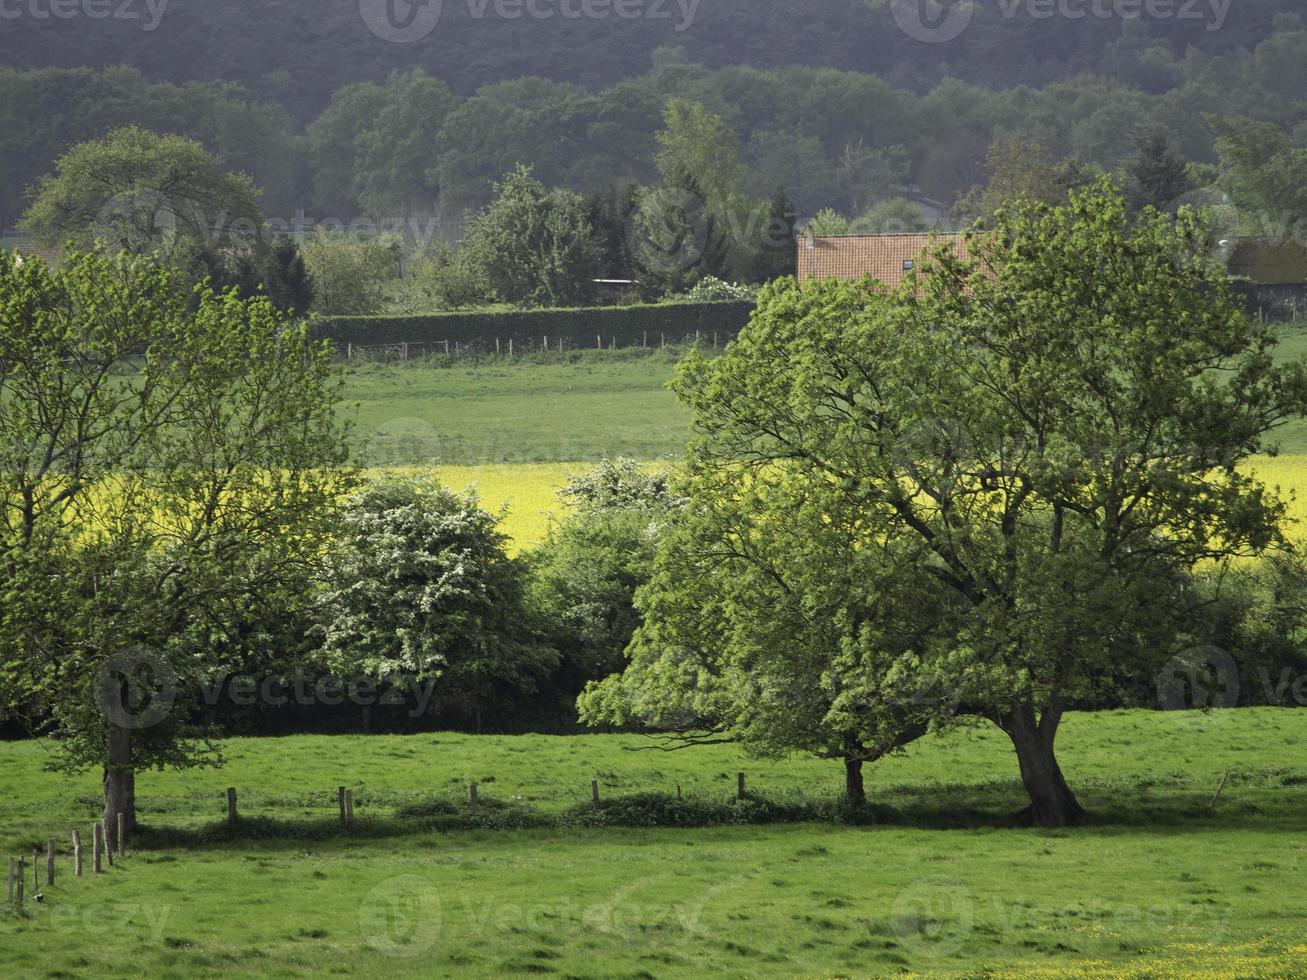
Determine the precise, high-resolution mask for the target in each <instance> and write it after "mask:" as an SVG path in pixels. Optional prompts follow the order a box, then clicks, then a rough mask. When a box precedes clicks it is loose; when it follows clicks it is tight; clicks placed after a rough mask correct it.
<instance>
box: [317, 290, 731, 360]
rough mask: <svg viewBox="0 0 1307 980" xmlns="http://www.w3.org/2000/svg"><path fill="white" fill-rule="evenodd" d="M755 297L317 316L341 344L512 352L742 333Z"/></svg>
mask: <svg viewBox="0 0 1307 980" xmlns="http://www.w3.org/2000/svg"><path fill="white" fill-rule="evenodd" d="M752 310H753V304H752V303H744V302H733V303H656V304H646V305H641V306H612V307H603V306H598V307H584V308H580V309H558V310H523V311H518V310H473V311H468V312H460V313H434V314H428V315H425V316H324V317H319V318H318V319H316V320H315V321H314V325H313V329H314V333H315V336H318V337H321V338H323V339H326V340H330V341H332V342H333V343H335V344H336V346H337V347H341V348H343V347H344V346H345V345H346V344H356V345H367V344H399V343H404V342H405V341H407V342H409V343H416V342H425V343H440V342H442V341H446V340H447V341H449V342H450V344H451V345H452V344H453V343H455V342H458V343H460V344H463V345H466V346H473V347H475V348H477V349H478V350H481V351H493V350H494V349H495V341H496V340H499V341H501V348H504V353H507V350H506V345H507V343H508V340H509V338H510V337H511V338H513V340H514V342H515V344H516V347H517V349H518V350H519V351H520V352H525V351H526V350H529V349H533V348H534V349H537V350H538V349H539V348H540V346H541V345H542V344H543V341H544V338H546V337H548V338H549V344H550V347H551V348H552V347H557V346H558V344H559V342H560V341H562V342H564V343H565V344H566V345H567V346H568V347H572V348H587V347H594V346H596V341H597V340H601V341H602V344H603V346H605V347H607V346H609V345H610V344H612V343H614V342H616V343H617V345H618V346H619V347H638V346H640V345H642V344H644V343H646V342H647V343H648V345H649V346H650V347H654V346H657V345H660V344H661V343H662V341H663V340H664V339H665V340H666V341H667V343H669V344H671V343H683V342H684V341H686V340H694V339H695V337H696V336H699V337H701V338H703V339H706V340H709V341H711V339H712V337H713V336H714V335H716V336H717V337H718V338H719V339H720V341H721V342H722V343H725V341H726V340H727V339H729V338H730V337H733V336H734V335H735V334H736V333H738V332H739V331H740V329H741V327H743V326H744V324H745V323H746V322H747V321H748V319H749V314H750V312H752Z"/></svg>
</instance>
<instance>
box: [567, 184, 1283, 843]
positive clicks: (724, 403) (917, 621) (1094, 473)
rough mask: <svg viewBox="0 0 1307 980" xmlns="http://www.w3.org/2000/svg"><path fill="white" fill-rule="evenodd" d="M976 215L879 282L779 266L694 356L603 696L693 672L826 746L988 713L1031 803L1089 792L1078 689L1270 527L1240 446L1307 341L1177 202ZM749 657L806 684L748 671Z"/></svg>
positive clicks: (1105, 677) (685, 679)
mask: <svg viewBox="0 0 1307 980" xmlns="http://www.w3.org/2000/svg"><path fill="white" fill-rule="evenodd" d="M993 220H994V228H993V231H992V232H990V233H987V234H983V235H977V236H973V237H972V238H971V240H970V258H969V259H968V260H963V259H961V258H959V257H958V256H957V255H955V254H954V253H953V252H952V251H951V250H949V249H948V248H941V249H940V250H939V251H938V252H937V253H936V256H935V258H934V259H933V261H932V262H931V263H929V264H927V265H926V266H925V267H924V268H922V269H921V270H919V271H918V272H917V273H915V274H914V275H912V276H910V277H909V279H908V281H907V282H905V283H904V285H903V286H902V287H901V289H900V290H898V291H896V292H891V293H887V292H884V291H881V290H880V289H879V288H878V287H875V286H873V285H867V284H855V283H846V282H837V281H828V282H824V283H817V284H812V285H810V286H808V287H807V288H800V287H799V286H797V285H796V284H794V283H793V282H792V281H791V282H783V283H781V284H778V285H777V286H774V287H772V288H771V289H770V290H769V291H767V292H765V294H764V297H763V299H762V301H761V303H760V307H759V311H758V312H757V314H756V315H755V316H754V318H753V320H752V322H751V323H750V325H749V327H748V328H747V329H746V330H745V331H744V332H743V334H742V335H741V336H740V338H739V339H738V340H737V341H736V342H735V343H733V344H732V345H731V346H730V347H729V348H728V350H727V352H726V354H725V356H723V357H721V358H718V359H715V360H710V359H706V358H702V357H698V356H692V357H691V358H690V360H689V361H688V362H687V364H686V365H685V366H684V368H683V370H682V373H681V376H680V378H679V380H678V382H677V389H678V392H679V393H680V395H681V396H682V398H683V399H684V400H685V401H686V402H687V404H688V405H689V406H690V408H691V409H692V410H693V411H694V415H695V426H696V436H695V438H694V440H693V442H692V445H691V449H690V454H689V471H690V474H691V485H690V497H691V500H690V504H689V510H688V512H689V514H691V515H694V516H693V517H692V520H693V522H694V530H693V532H691V531H688V530H687V533H686V535H685V536H684V537H682V538H680V539H679V546H678V549H677V552H679V556H678V554H676V553H674V554H672V555H671V556H670V557H669V558H668V559H667V560H668V561H672V562H674V563H675V562H679V564H680V565H681V566H682V569H683V571H682V573H680V574H677V573H675V572H670V573H667V574H663V575H661V576H658V577H656V579H655V583H654V585H653V586H651V587H650V588H649V589H648V590H646V592H645V593H644V594H643V598H642V602H643V605H644V610H645V625H644V628H643V631H642V632H643V639H638V640H637V642H636V644H635V646H634V647H633V652H634V654H635V656H636V659H635V662H634V663H633V665H632V668H631V669H629V670H628V674H632V672H634V676H631V677H627V678H624V679H622V680H619V681H616V682H613V683H614V684H615V685H617V689H616V691H615V692H614V696H613V697H612V698H610V699H609V704H610V705H615V706H616V708H608V709H604V706H603V705H602V704H600V705H598V708H599V709H600V710H598V711H592V712H591V714H590V716H591V717H592V718H593V717H596V716H604V715H608V716H613V712H614V711H625V712H626V717H627V718H628V720H629V719H632V718H634V719H636V720H638V719H641V718H644V719H652V720H654V721H656V720H657V718H658V716H659V711H660V710H663V709H666V710H667V711H668V712H670V713H673V714H674V713H675V710H676V709H677V708H678V707H679V706H680V705H681V704H682V703H684V702H686V700H687V698H688V699H689V703H690V704H691V705H692V706H693V707H694V708H695V709H696V712H697V713H698V715H699V716H700V718H701V719H703V720H707V721H714V720H715V721H716V723H717V725H718V726H721V727H725V728H726V729H728V730H731V731H735V732H741V731H749V732H753V733H754V734H753V737H754V738H755V739H756V740H757V741H758V742H759V743H760V744H762V745H767V744H770V745H772V746H773V747H776V748H785V747H798V748H814V747H815V746H816V745H817V744H818V743H819V742H820V743H821V745H822V746H823V751H826V752H831V751H833V750H834V749H835V748H837V747H838V746H836V745H834V744H833V743H834V741H835V740H836V739H837V738H839V737H841V735H847V736H848V737H849V739H850V742H849V744H850V745H851V747H852V749H853V751H854V752H858V751H863V752H866V750H868V749H875V750H879V749H882V748H884V747H885V746H887V745H891V744H893V743H894V742H895V741H896V740H898V739H900V738H902V737H905V736H908V735H910V734H911V731H912V728H913V726H914V725H918V724H920V723H921V722H923V721H925V722H926V723H928V724H930V723H939V722H941V721H946V720H947V719H948V718H950V717H953V716H965V717H972V718H978V719H984V720H986V721H988V722H990V723H993V724H994V725H996V726H998V727H999V728H1000V729H1001V730H1002V731H1004V732H1005V733H1006V734H1007V735H1008V736H1009V738H1010V739H1011V741H1012V745H1013V749H1014V750H1015V753H1016V757H1017V761H1018V764H1019V769H1020V774H1021V779H1022V782H1023V785H1024V787H1025V789H1026V791H1027V793H1028V795H1029V798H1030V816H1031V818H1032V819H1033V821H1034V822H1035V823H1037V824H1039V825H1043V826H1061V825H1064V824H1067V823H1071V822H1074V821H1075V820H1076V819H1077V818H1078V817H1079V816H1080V815H1081V814H1082V809H1081V807H1080V804H1079V803H1078V801H1077V800H1076V798H1075V795H1074V793H1073V792H1072V791H1071V789H1070V787H1069V786H1068V784H1067V782H1066V780H1065V779H1064V777H1063V774H1062V771H1061V768H1060V766H1059V764H1058V761H1057V756H1056V752H1055V742H1056V737H1057V733H1058V729H1059V725H1060V722H1061V720H1062V718H1063V716H1064V714H1065V712H1066V711H1067V709H1068V707H1069V706H1070V705H1071V704H1073V703H1077V702H1092V701H1094V700H1095V699H1096V698H1098V697H1101V696H1104V694H1106V693H1109V692H1110V691H1111V689H1112V688H1113V686H1114V685H1115V684H1116V682H1117V679H1118V677H1119V674H1120V672H1121V671H1126V672H1128V673H1129V674H1131V675H1132V676H1139V675H1145V676H1146V675H1148V674H1149V673H1150V672H1152V671H1153V670H1155V669H1156V666H1158V665H1160V661H1159V660H1157V659H1156V658H1158V657H1161V656H1164V655H1165V653H1164V651H1165V650H1166V642H1165V641H1166V638H1167V637H1168V636H1171V635H1173V634H1174V630H1173V628H1172V627H1173V626H1174V625H1176V624H1177V619H1183V618H1184V617H1185V604H1186V594H1185V593H1184V591H1183V589H1182V588H1179V587H1178V586H1177V583H1182V582H1183V580H1184V577H1185V575H1186V574H1187V573H1188V572H1189V571H1190V570H1192V569H1194V568H1195V567H1198V566H1203V565H1209V564H1213V563H1214V564H1216V565H1219V564H1220V563H1222V562H1225V561H1228V560H1231V559H1233V558H1235V557H1236V556H1241V555H1249V554H1258V553H1262V552H1265V551H1267V550H1269V549H1274V548H1277V547H1280V546H1282V544H1283V537H1282V535H1281V531H1280V522H1281V520H1282V518H1283V514H1284V510H1283V506H1282V504H1281V503H1280V502H1279V501H1278V500H1277V499H1276V498H1275V496H1274V495H1273V494H1272V493H1270V492H1269V491H1267V490H1266V488H1265V487H1263V486H1262V485H1261V484H1259V483H1258V482H1257V480H1256V479H1255V478H1253V477H1251V476H1249V475H1247V474H1246V472H1244V471H1243V470H1242V469H1241V467H1240V464H1241V463H1242V462H1243V461H1244V460H1246V459H1247V458H1248V457H1249V456H1250V455H1251V454H1253V453H1256V452H1258V451H1259V450H1260V449H1261V448H1262V447H1263V445H1264V442H1263V440H1264V438H1265V437H1266V435H1267V433H1269V432H1270V431H1271V430H1273V429H1274V428H1275V427H1276V426H1277V425H1278V424H1279V423H1281V422H1283V421H1284V420H1286V419H1287V418H1290V417H1292V416H1296V415H1299V414H1301V413H1302V412H1303V411H1304V409H1307V368H1305V367H1304V366H1303V365H1302V364H1292V365H1288V366H1278V367H1277V366H1275V365H1274V363H1273V360H1272V357H1271V350H1272V348H1273V346H1274V344H1275V337H1274V335H1273V333H1272V332H1271V331H1269V330H1267V329H1265V328H1262V327H1259V326H1257V325H1250V324H1249V323H1248V322H1247V318H1246V317H1245V316H1244V315H1243V314H1242V313H1241V312H1240V310H1239V308H1238V307H1237V305H1236V304H1235V303H1234V301H1233V299H1232V297H1231V296H1230V292H1229V289H1228V286H1227V285H1226V283H1225V280H1224V277H1223V275H1222V273H1221V270H1220V269H1219V268H1217V267H1215V266H1214V265H1213V264H1212V263H1211V262H1210V260H1209V259H1208V258H1207V253H1206V250H1205V243H1206V235H1207V230H1206V228H1205V227H1204V226H1203V224H1202V222H1201V220H1200V219H1199V218H1198V217H1197V216H1196V215H1195V214H1193V213H1192V212H1190V211H1188V210H1182V211H1181V212H1180V214H1179V215H1178V216H1177V217H1175V218H1173V219H1172V218H1170V217H1167V216H1163V215H1159V214H1157V213H1155V212H1153V213H1151V214H1149V215H1147V216H1146V217H1144V218H1143V219H1142V220H1140V221H1139V222H1137V223H1136V222H1133V221H1132V220H1131V218H1130V217H1129V215H1128V212H1127V209H1126V206H1125V203H1124V201H1123V200H1122V198H1121V196H1120V194H1119V192H1117V191H1115V190H1114V189H1113V188H1112V187H1111V185H1110V184H1107V183H1105V182H1104V183H1100V184H1099V185H1096V186H1095V187H1094V188H1092V189H1090V190H1087V191H1085V192H1077V193H1074V194H1072V196H1071V199H1070V201H1069V202H1068V203H1067V204H1064V205H1061V206H1055V207H1050V206H1048V205H1042V204H1037V203H1033V202H1027V203H1025V204H1023V205H1020V206H1018V207H1016V208H1014V209H1011V210H1006V209H1000V210H999V211H998V212H996V214H995V216H994V219H993ZM671 567H672V568H675V564H673V566H671ZM745 577H748V578H750V579H751V581H753V582H757V583H758V585H757V587H756V588H745V589H739V588H733V587H732V583H734V582H736V581H738V580H740V579H742V578H745ZM769 578H770V579H771V580H772V581H773V582H774V585H772V586H767V587H764V586H765V583H766V581H767V580H768V579H769ZM805 617H808V618H805ZM805 624H807V625H805ZM818 630H825V633H826V635H825V636H821V635H819V633H818ZM757 662H761V663H763V664H764V666H765V667H766V670H765V671H764V672H763V673H762V674H761V676H762V677H763V678H771V677H783V676H785V671H786V670H787V669H788V670H789V672H790V676H792V678H793V679H794V682H795V684H796V685H805V686H796V687H795V688H794V690H795V692H797V693H795V694H794V695H793V696H790V695H788V694H787V693H786V691H785V689H784V687H783V686H777V687H774V688H773V689H772V690H770V691H762V692H760V694H759V696H758V697H756V698H754V699H752V700H751V701H750V700H748V699H744V698H741V697H740V696H739V695H738V693H736V692H737V691H738V690H740V689H747V686H748V685H749V684H751V683H754V681H753V679H752V677H751V676H750V674H751V671H752V670H753V668H754V665H755V663H757ZM650 664H655V665H657V667H658V669H657V670H656V671H654V672H652V673H650V674H648V676H649V677H650V678H651V679H652V683H644V682H642V679H641V677H640V676H639V675H640V672H641V671H644V670H647V667H648V665H650ZM714 677H721V678H724V679H725V681H726V683H727V685H728V695H727V696H726V697H720V696H718V693H717V692H719V691H720V690H721V684H720V683H714V682H713V680H712V679H713V678H714ZM757 683H759V684H761V683H763V682H762V681H759V682H757ZM623 687H625V688H626V689H625V690H623V689H622V688H623ZM814 689H815V691H814ZM598 696H601V695H600V694H596V697H598ZM795 719H798V720H795Z"/></svg>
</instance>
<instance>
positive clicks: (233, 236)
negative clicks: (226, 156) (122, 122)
mask: <svg viewBox="0 0 1307 980" xmlns="http://www.w3.org/2000/svg"><path fill="white" fill-rule="evenodd" d="M21 226H22V227H23V228H24V229H25V230H27V231H30V232H33V233H34V234H36V235H38V236H39V237H41V238H43V239H45V240H47V241H50V242H53V243H59V242H60V241H61V240H62V239H65V238H72V239H75V240H78V241H81V242H83V243H86V242H89V241H91V240H92V239H94V238H103V239H106V240H107V241H109V242H110V243H111V244H113V245H115V246H116V247H118V248H122V249H126V250H127V251H129V252H133V253H137V254H140V253H144V252H150V251H154V250H155V249H157V248H159V247H160V246H161V245H163V244H164V243H165V242H166V241H167V240H168V239H169V238H171V237H174V236H186V237H190V238H194V239H197V240H199V241H202V242H205V243H207V244H209V245H217V244H219V243H229V242H233V241H245V240H249V239H253V238H255V237H257V236H258V235H260V234H261V233H262V230H263V212H262V211H261V210H260V208H259V193H258V190H257V189H256V188H255V187H254V184H253V182H252V181H251V180H250V179H249V178H248V177H246V176H244V175H243V174H233V173H229V172H227V171H226V170H225V169H223V167H222V165H221V164H220V163H219V162H218V160H217V159H216V158H215V157H214V156H213V155H212V154H210V153H209V152H207V151H206V150H205V149H204V147H202V146H201V145H200V144H199V143H197V142H195V141H194V140H192V139H189V138H187V137H185V136H176V135H168V136H160V135H157V134H155V133H151V132H147V131H146V130H144V129H141V128H139V127H136V126H128V127H126V128H124V129H117V130H114V131H113V132H111V133H109V134H108V135H107V136H105V137H104V138H102V139H97V140H90V141H89V142H86V143H79V144H78V145H77V146H74V147H73V148H72V149H70V150H69V151H68V152H67V153H65V154H64V155H63V156H62V157H60V159H59V162H58V163H57V164H56V166H55V172H54V173H53V174H50V175H47V176H46V177H44V178H42V180H41V182H40V183H39V184H38V185H37V187H36V191H35V197H34V198H33V200H32V204H31V206H30V207H29V208H28V210H27V213H26V214H25V215H24V216H23V220H22V223H21Z"/></svg>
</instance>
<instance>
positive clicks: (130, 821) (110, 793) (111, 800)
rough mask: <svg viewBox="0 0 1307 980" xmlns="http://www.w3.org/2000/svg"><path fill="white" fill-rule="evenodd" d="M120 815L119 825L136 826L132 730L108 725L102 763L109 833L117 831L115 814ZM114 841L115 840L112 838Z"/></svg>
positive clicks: (115, 833) (105, 812)
mask: <svg viewBox="0 0 1307 980" xmlns="http://www.w3.org/2000/svg"><path fill="white" fill-rule="evenodd" d="M120 813H121V814H122V815H123V829H124V830H126V832H127V833H128V834H130V833H132V831H133V830H135V829H136V770H135V769H134V768H133V767H132V733H131V730H130V729H127V728H119V727H118V726H117V725H110V726H109V761H108V763H107V764H106V765H105V767H104V813H103V817H104V819H105V822H106V823H107V825H108V828H109V833H110V834H111V835H113V836H115V837H116V835H117V833H118V814H120ZM115 843H116V841H115Z"/></svg>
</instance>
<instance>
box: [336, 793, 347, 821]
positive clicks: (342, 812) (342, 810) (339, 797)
mask: <svg viewBox="0 0 1307 980" xmlns="http://www.w3.org/2000/svg"><path fill="white" fill-rule="evenodd" d="M336 802H337V803H339V804H340V822H341V824H342V825H343V824H344V823H345V787H344V786H341V787H339V788H338V789H337V790H336Z"/></svg>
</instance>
